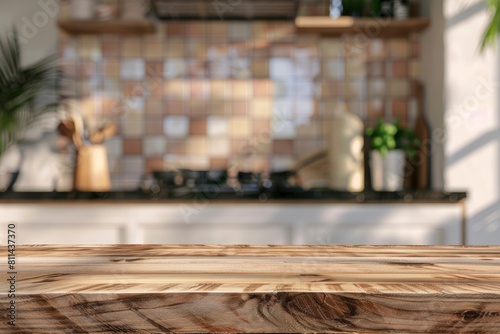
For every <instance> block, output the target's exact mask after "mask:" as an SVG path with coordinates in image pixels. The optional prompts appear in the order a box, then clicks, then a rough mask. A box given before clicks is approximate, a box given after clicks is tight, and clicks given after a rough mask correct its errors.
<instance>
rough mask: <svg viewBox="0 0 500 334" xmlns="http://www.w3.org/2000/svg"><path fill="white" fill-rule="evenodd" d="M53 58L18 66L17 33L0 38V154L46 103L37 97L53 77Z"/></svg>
mask: <svg viewBox="0 0 500 334" xmlns="http://www.w3.org/2000/svg"><path fill="white" fill-rule="evenodd" d="M57 73H58V72H57V57H56V56H49V57H46V58H44V59H41V60H40V61H37V62H36V63H34V64H32V65H30V66H28V67H22V66H21V47H20V44H19V40H18V37H17V32H16V31H15V30H14V33H13V34H10V35H8V36H7V37H4V38H3V39H0V137H1V136H2V134H3V135H4V137H3V139H2V141H1V142H0V156H1V155H2V153H3V152H4V151H5V149H6V148H7V147H8V146H9V145H11V144H12V143H14V142H15V141H16V140H17V139H18V136H19V134H20V133H22V132H23V130H24V129H25V128H26V127H27V126H28V125H29V124H30V122H31V121H32V120H33V119H34V118H35V117H36V116H37V115H39V114H42V113H44V112H46V111H47V110H49V109H48V107H49V105H48V104H47V103H45V104H44V103H37V105H36V107H35V100H36V99H37V98H38V97H40V96H45V97H46V96H49V92H51V90H52V91H53V90H54V88H53V86H54V84H55V82H56V80H57V78H58V76H57Z"/></svg>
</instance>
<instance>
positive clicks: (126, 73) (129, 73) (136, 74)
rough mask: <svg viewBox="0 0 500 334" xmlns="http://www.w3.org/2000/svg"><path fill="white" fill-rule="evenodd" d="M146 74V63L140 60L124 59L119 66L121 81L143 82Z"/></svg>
mask: <svg viewBox="0 0 500 334" xmlns="http://www.w3.org/2000/svg"><path fill="white" fill-rule="evenodd" d="M145 74H146V63H145V61H144V60H143V59H140V58H131V59H124V60H122V61H121V64H120V78H121V79H122V80H143V79H144V76H145Z"/></svg>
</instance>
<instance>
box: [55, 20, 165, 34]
mask: <svg viewBox="0 0 500 334" xmlns="http://www.w3.org/2000/svg"><path fill="white" fill-rule="evenodd" d="M57 24H58V25H59V28H61V29H62V30H63V31H65V32H67V33H68V34H70V35H82V34H127V35H128V34H131V35H142V34H152V33H154V32H155V26H154V24H153V22H151V21H150V20H135V21H129V20H110V21H97V20H89V21H79V20H59V21H58V22H57Z"/></svg>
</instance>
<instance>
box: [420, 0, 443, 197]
mask: <svg viewBox="0 0 500 334" xmlns="http://www.w3.org/2000/svg"><path fill="white" fill-rule="evenodd" d="M420 3H421V6H422V16H424V17H427V18H429V19H430V20H431V25H430V27H429V28H428V29H427V30H425V31H424V33H423V34H422V36H421V40H420V43H421V45H420V76H419V79H420V80H421V81H422V82H423V83H424V84H425V106H424V111H425V113H426V116H427V120H428V121H429V123H430V126H431V127H432V128H439V129H442V128H443V127H444V125H443V113H444V99H443V94H444V65H443V64H444V37H443V32H444V26H445V24H444V19H443V1H442V0H421V2H420ZM431 163H432V174H431V175H432V184H433V187H434V189H443V187H444V173H443V168H444V146H443V142H441V141H434V142H433V146H432V156H431Z"/></svg>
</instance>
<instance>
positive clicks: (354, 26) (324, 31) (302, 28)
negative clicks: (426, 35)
mask: <svg viewBox="0 0 500 334" xmlns="http://www.w3.org/2000/svg"><path fill="white" fill-rule="evenodd" d="M429 25H430V21H429V20H428V19H422V18H412V19H407V20H392V19H391V20H388V19H383V18H359V19H358V18H352V17H340V18H338V19H332V18H330V17H328V16H299V17H297V18H296V19H295V26H296V27H297V30H298V31H299V33H317V34H321V35H327V36H340V35H343V34H364V35H366V36H368V37H370V38H388V37H404V36H408V35H410V34H414V33H419V32H421V31H423V30H424V29H426V28H427V27H428V26H429Z"/></svg>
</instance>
